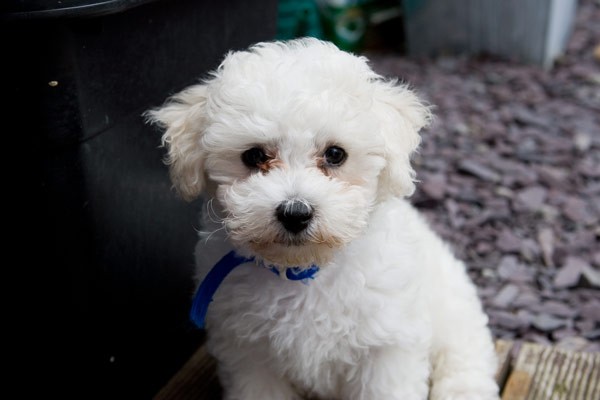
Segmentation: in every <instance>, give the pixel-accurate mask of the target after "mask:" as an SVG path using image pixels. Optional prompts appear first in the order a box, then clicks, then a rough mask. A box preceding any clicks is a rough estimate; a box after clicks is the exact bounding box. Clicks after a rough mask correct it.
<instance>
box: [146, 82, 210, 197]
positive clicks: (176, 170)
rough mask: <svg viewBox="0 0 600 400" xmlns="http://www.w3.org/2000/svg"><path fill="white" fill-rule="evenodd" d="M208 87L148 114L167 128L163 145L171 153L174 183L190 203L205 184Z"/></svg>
mask: <svg viewBox="0 0 600 400" xmlns="http://www.w3.org/2000/svg"><path fill="white" fill-rule="evenodd" d="M205 105H206V86H204V85H195V86H191V87H189V88H187V89H185V90H184V91H182V92H180V93H178V94H176V95H174V96H173V97H171V98H170V99H169V100H168V101H167V102H166V103H165V105H163V106H162V107H160V108H157V109H154V110H150V111H147V112H146V113H145V114H144V115H145V117H146V118H147V120H148V121H149V122H151V123H155V124H157V125H159V126H160V127H161V128H163V129H165V133H164V134H163V136H162V144H163V146H165V147H167V150H168V153H167V157H166V159H165V163H166V164H167V165H169V171H170V175H171V181H172V182H173V185H174V186H175V188H176V189H177V191H178V192H179V193H180V194H181V196H182V197H183V198H184V199H186V200H192V199H194V198H195V197H197V196H198V195H199V194H200V192H201V191H202V189H203V188H204V184H205V177H204V151H203V149H202V135H203V133H204V129H205V127H206V115H205Z"/></svg>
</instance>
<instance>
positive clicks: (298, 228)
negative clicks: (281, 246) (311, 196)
mask: <svg viewBox="0 0 600 400" xmlns="http://www.w3.org/2000/svg"><path fill="white" fill-rule="evenodd" d="M275 215H277V219H278V220H279V222H281V224H282V225H283V227H284V228H285V229H286V230H287V231H289V232H292V233H299V232H302V231H303V230H304V229H306V227H307V226H308V224H309V223H310V220H311V219H312V216H313V209H312V207H311V206H310V205H308V204H307V203H305V202H303V201H300V200H289V201H284V202H283V203H281V204H279V205H278V206H277V209H276V210H275Z"/></svg>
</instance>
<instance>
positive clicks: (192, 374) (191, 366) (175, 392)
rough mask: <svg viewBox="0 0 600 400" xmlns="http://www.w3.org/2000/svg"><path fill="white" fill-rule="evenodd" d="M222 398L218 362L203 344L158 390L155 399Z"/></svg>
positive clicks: (191, 399)
mask: <svg viewBox="0 0 600 400" xmlns="http://www.w3.org/2000/svg"><path fill="white" fill-rule="evenodd" d="M220 398H221V387H220V386H219V381H218V379H217V374H216V362H215V360H214V358H212V357H211V356H210V355H209V354H208V353H207V352H206V349H205V348H204V346H202V347H200V348H199V349H198V351H196V353H194V355H193V356H192V357H191V358H190V359H189V360H188V362H186V363H185V364H184V365H183V367H182V368H181V369H180V370H179V372H177V374H175V376H173V378H171V380H170V381H169V382H168V383H167V384H166V385H165V386H164V387H163V388H162V389H161V390H160V392H158V394H157V395H156V396H155V397H154V400H198V399H210V400H215V399H220Z"/></svg>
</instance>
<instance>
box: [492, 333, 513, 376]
mask: <svg viewBox="0 0 600 400" xmlns="http://www.w3.org/2000/svg"><path fill="white" fill-rule="evenodd" d="M512 348H513V342H510V341H508V340H497V341H496V355H497V356H498V369H497V370H496V382H497V383H498V386H500V387H503V386H504V383H505V382H506V379H507V378H508V372H509V370H510V364H511V351H512Z"/></svg>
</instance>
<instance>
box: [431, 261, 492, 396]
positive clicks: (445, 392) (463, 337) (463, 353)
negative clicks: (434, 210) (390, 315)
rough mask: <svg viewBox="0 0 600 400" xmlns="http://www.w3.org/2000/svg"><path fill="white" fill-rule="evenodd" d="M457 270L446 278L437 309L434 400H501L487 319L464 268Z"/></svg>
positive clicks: (432, 391) (435, 306) (433, 374)
mask: <svg viewBox="0 0 600 400" xmlns="http://www.w3.org/2000/svg"><path fill="white" fill-rule="evenodd" d="M457 265H459V264H458V263H457ZM454 271H455V273H454V275H453V276H452V275H448V276H445V277H443V278H442V279H443V280H444V282H445V283H444V286H443V287H440V288H439V291H438V294H439V296H436V297H435V299H436V300H435V304H434V307H433V309H434V310H435V311H434V314H433V321H432V322H433V324H434V329H433V334H434V335H433V338H432V339H433V341H432V344H433V348H432V361H431V363H432V365H433V372H432V376H431V382H432V388H431V395H430V400H497V399H498V398H499V397H498V386H497V384H496V382H495V380H494V374H495V371H496V367H497V364H498V362H497V359H496V352H495V350H494V344H493V340H492V336H491V333H490V331H489V329H488V327H487V317H486V315H485V314H484V313H483V310H482V309H481V305H480V302H479V300H478V298H477V293H476V292H475V288H474V286H473V285H471V284H470V282H469V281H468V278H467V276H466V274H465V273H464V272H461V273H459V271H463V268H458V267H457V268H455V269H454ZM444 290H446V291H447V292H446V293H443V291H444ZM438 299H443V301H438Z"/></svg>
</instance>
